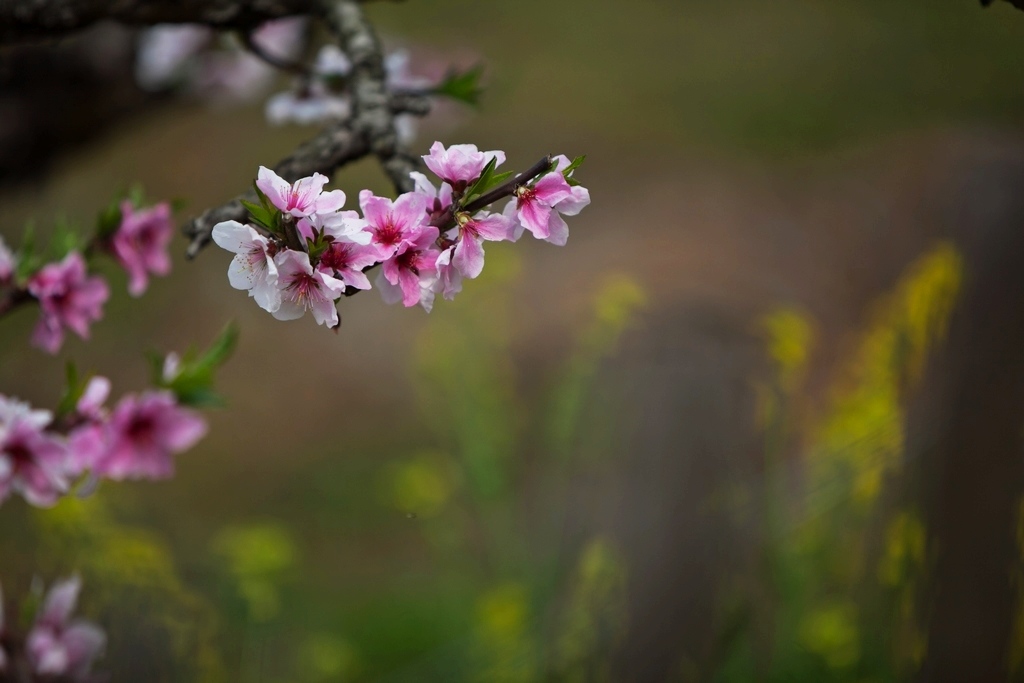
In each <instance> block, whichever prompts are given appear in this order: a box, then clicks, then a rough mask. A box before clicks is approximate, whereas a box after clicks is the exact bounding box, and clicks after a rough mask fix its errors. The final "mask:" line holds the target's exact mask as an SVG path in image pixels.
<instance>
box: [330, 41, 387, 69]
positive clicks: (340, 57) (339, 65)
mask: <svg viewBox="0 0 1024 683" xmlns="http://www.w3.org/2000/svg"><path fill="white" fill-rule="evenodd" d="M385 68H386V67H385ZM313 70H314V71H316V73H317V75H318V76H347V75H348V74H349V72H350V71H352V60H350V59H349V58H348V55H346V54H345V53H344V52H342V51H341V48H340V47H338V46H337V45H335V44H334V43H328V44H326V45H324V46H323V47H321V48H320V51H319V52H317V53H316V62H315V63H314V66H313Z"/></svg>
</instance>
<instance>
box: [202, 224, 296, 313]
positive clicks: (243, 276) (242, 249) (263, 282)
mask: <svg viewBox="0 0 1024 683" xmlns="http://www.w3.org/2000/svg"><path fill="white" fill-rule="evenodd" d="M212 237H213V241H214V242H216V243H217V246H219V247H221V248H223V249H226V250H227V251H230V252H233V253H234V254H235V258H233V259H231V265H230V266H228V281H229V282H230V283H231V286H232V287H234V288H235V289H243V290H246V291H248V292H249V296H251V297H252V298H253V299H255V300H256V303H257V304H258V305H259V307H260V308H262V309H263V310H265V311H269V312H270V313H273V312H274V311H276V310H277V308H278V307H279V306H280V305H281V293H280V291H279V290H278V288H277V279H278V272H277V264H276V263H274V257H273V253H274V252H275V250H276V247H275V246H274V245H272V243H271V242H270V240H268V239H267V238H266V237H264V236H263V235H261V234H259V233H258V232H256V230H255V229H254V228H252V227H251V226H249V225H242V224H241V223H239V222H238V221H224V222H222V223H218V224H217V225H215V226H213V234H212Z"/></svg>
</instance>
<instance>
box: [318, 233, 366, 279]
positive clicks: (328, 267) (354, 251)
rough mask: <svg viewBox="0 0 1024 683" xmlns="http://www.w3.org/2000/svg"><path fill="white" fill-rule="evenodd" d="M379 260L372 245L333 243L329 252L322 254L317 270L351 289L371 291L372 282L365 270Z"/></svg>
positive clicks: (328, 249)
mask: <svg viewBox="0 0 1024 683" xmlns="http://www.w3.org/2000/svg"><path fill="white" fill-rule="evenodd" d="M378 260H379V259H378V257H377V248H376V247H374V246H372V245H366V246H364V245H360V244H351V243H347V242H331V245H330V246H329V247H328V248H327V251H325V252H324V253H323V254H321V256H320V263H319V264H318V265H317V269H319V270H321V271H323V272H325V273H327V274H328V275H333V276H334V277H336V278H338V279H339V280H341V281H342V282H344V283H345V284H346V285H348V286H349V287H355V288H356V289H369V288H370V280H369V279H368V278H367V277H366V274H365V273H363V269H364V268H368V267H369V266H372V265H373V264H375V263H377V261H378Z"/></svg>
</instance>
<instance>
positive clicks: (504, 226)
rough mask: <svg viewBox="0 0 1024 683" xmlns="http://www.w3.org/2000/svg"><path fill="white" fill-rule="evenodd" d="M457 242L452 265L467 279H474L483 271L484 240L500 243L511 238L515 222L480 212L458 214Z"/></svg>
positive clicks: (495, 214) (499, 215)
mask: <svg viewBox="0 0 1024 683" xmlns="http://www.w3.org/2000/svg"><path fill="white" fill-rule="evenodd" d="M456 218H457V219H458V224H459V227H458V230H459V241H458V243H457V244H456V245H455V250H454V251H455V253H454V255H453V256H452V265H453V266H455V268H456V269H457V270H458V271H459V273H461V274H462V275H463V276H465V277H467V278H470V279H472V278H475V277H476V276H478V275H479V274H480V271H482V270H483V269H484V240H487V241H489V242H500V241H502V240H508V239H511V238H512V233H513V231H514V229H515V222H514V221H512V220H511V219H510V218H508V217H506V216H503V215H501V214H497V213H494V214H488V213H487V212H483V211H482V212H480V213H479V214H477V215H476V216H470V215H469V214H467V213H460V214H458V216H457V217H456Z"/></svg>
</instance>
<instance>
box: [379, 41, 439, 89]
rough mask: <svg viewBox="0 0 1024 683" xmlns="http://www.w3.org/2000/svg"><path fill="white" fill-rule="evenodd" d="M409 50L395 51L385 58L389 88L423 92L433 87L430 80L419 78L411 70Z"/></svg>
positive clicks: (385, 70)
mask: <svg viewBox="0 0 1024 683" xmlns="http://www.w3.org/2000/svg"><path fill="white" fill-rule="evenodd" d="M411 61H412V60H411V59H410V56H409V52H408V51H407V50H395V51H394V52H390V53H388V54H387V55H385V56H384V72H385V74H386V75H387V86H388V87H389V88H391V89H393V90H423V89H425V88H429V87H431V86H432V85H433V83H432V82H431V80H430V79H429V78H425V77H423V76H417V75H416V74H414V73H412V71H411V70H410V69H409V65H410V63H411Z"/></svg>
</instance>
